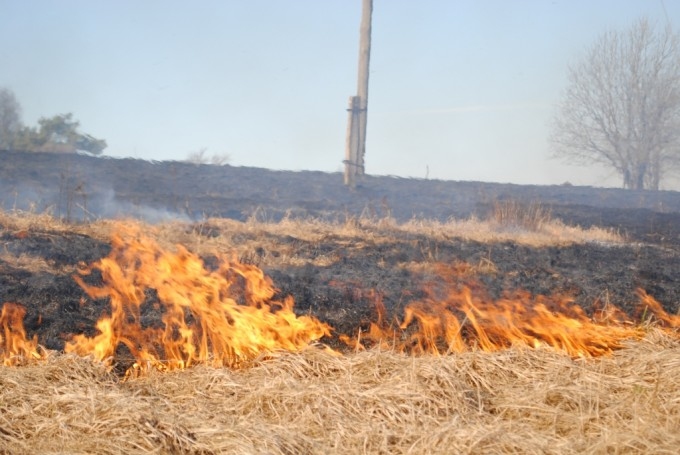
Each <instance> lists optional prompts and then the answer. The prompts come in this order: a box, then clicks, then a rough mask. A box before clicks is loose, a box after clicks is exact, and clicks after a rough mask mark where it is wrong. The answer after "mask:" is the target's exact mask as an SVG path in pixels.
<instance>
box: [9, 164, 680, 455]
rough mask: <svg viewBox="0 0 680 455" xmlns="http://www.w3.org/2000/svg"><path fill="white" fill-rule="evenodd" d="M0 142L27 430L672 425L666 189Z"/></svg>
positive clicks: (397, 448) (20, 435)
mask: <svg viewBox="0 0 680 455" xmlns="http://www.w3.org/2000/svg"><path fill="white" fill-rule="evenodd" d="M3 155H4V159H3V162H2V169H1V170H0V179H1V180H0V181H1V182H2V188H3V195H4V196H3V198H2V199H1V202H2V204H3V208H4V211H3V212H2V213H1V214H0V244H1V246H2V248H1V250H0V303H3V302H12V303H16V304H18V305H19V306H18V308H20V310H18V312H15V313H11V314H10V312H9V310H8V312H7V314H5V313H3V319H2V320H0V323H1V324H3V328H4V329H5V331H4V335H3V336H4V343H5V344H4V345H2V348H1V349H0V354H2V355H3V356H4V361H5V363H6V364H8V365H12V366H10V367H8V368H6V369H3V370H2V374H0V384H1V385H3V390H4V392H3V393H4V395H2V400H3V401H0V407H2V411H3V415H7V416H12V417H7V418H4V419H5V420H2V419H0V442H4V443H5V446H6V447H10V448H11V451H12V452H13V453H36V452H49V451H50V450H51V449H50V446H49V445H48V444H47V443H45V442H44V441H43V442H41V439H40V435H41V434H47V435H48V437H51V438H53V439H54V438H56V440H59V441H61V443H62V444H63V447H66V449H64V450H69V451H75V452H78V451H81V452H88V451H93V450H99V451H104V452H106V453H123V452H126V453H131V452H133V453H137V452H142V453H153V452H154V451H156V452H157V451H161V452H163V451H165V452H179V453H224V452H228V453H302V452H307V453H321V452H325V453H346V452H347V450H350V451H352V452H357V453H358V452H360V451H362V450H363V451H364V452H366V453H447V452H450V450H452V451H457V452H460V451H466V450H467V451H471V452H475V451H476V452H479V453H482V452H484V453H512V452H515V453H516V452H518V451H519V452H523V453H531V452H535V453H583V452H591V453H606V452H608V451H617V450H618V451H626V452H633V453H646V452H649V451H652V452H653V451H655V450H658V451H663V450H667V449H669V448H671V447H675V445H676V444H677V442H678V441H677V435H675V428H676V424H677V419H678V417H677V416H678V415H680V412H678V409H677V406H678V403H680V400H678V398H677V397H678V388H677V385H674V384H675V383H674V379H673V377H674V376H673V375H672V374H670V372H671V371H677V369H678V367H679V365H678V364H677V360H676V359H677V350H678V340H677V338H678V334H677V329H678V327H679V326H680V319H679V317H678V316H677V314H678V311H679V310H680V275H679V274H678V270H680V198H679V197H678V193H674V192H630V191H623V190H615V189H596V188H583V187H572V186H568V185H563V186H551V187H537V186H521V185H503V184H492V183H479V182H443V181H428V180H409V179H399V178H388V177H367V178H366V180H365V181H364V182H363V183H362V184H361V185H360V186H359V187H358V188H357V189H355V190H351V191H350V190H349V189H347V188H345V187H344V186H343V185H342V176H341V175H340V174H324V173H320V172H275V171H268V170H263V169H251V168H237V167H229V166H207V165H200V166H199V165H194V164H187V163H148V162H142V161H136V160H113V159H96V158H91V157H85V156H77V155H68V156H67V155H50V154H14V153H9V152H3ZM131 218H134V219H137V220H141V221H134V220H131ZM211 302H212V303H211ZM215 302H220V304H223V303H224V302H230V303H229V305H232V304H233V305H232V306H231V307H230V308H229V309H228V310H225V311H226V312H225V313H224V315H222V316H219V317H216V316H215V311H214V309H215V307H214V305H216V303H215ZM199 303H200V305H199ZM211 305H212V306H211ZM8 308H10V307H8ZM11 308H13V309H14V308H17V307H15V306H12V307H11ZM246 309H247V310H246ZM220 314H221V313H220ZM17 315H20V316H21V318H18V317H17ZM18 319H21V320H22V321H23V326H24V327H25V330H26V333H25V335H26V336H25V340H24V341H26V343H25V344H21V343H15V344H14V345H11V343H9V342H8V341H7V340H8V339H9V337H10V335H13V336H17V335H20V333H19V331H18V329H17V327H18V326H17V320H18ZM103 320H104V321H105V322H104V323H103V324H102V321H103ZM98 321H99V322H98ZM107 324H108V325H107ZM281 324H282V325H281ZM298 324H300V325H298ZM108 327H111V333H112V334H113V335H105V334H106V333H107V332H106V331H107V330H108ZM168 327H169V328H168ZM187 333H189V334H190V335H186V334H187ZM244 335H248V336H244ZM251 335H253V336H251ZM254 335H257V336H254ZM34 337H35V338H34ZM201 337H203V338H201ZM161 339H162V340H163V341H161ZM199 339H205V340H208V341H207V342H206V343H204V344H205V346H206V348H205V349H207V352H206V353H202V354H206V355H205V356H204V357H201V356H199V355H198V354H197V353H195V352H194V351H196V352H198V351H200V350H201V349H203V348H202V347H201V346H202V345H201V343H200V342H199ZM244 339H246V340H245V342H244ZM30 340H34V343H37V345H36V344H31V343H30V342H29V341H30ZM224 340H227V341H224ZM271 340H275V341H276V343H275V344H271V343H270V341H271ZM180 342H181V343H184V344H180ZM107 343H108V344H107ZM241 343H245V344H241ZM248 343H250V344H248ZM277 343H278V344H277ZM38 345H39V348H38V347H37V346H38ZM308 345H311V346H314V349H312V350H311V351H310V350H309V349H308V348H306V346H308ZM22 346H29V347H28V348H26V349H24V350H23V351H22V350H21V349H22ZM323 347H330V348H332V349H333V350H334V352H335V353H336V354H329V353H327V352H326V351H325V350H324V349H322V348H323ZM13 348H15V349H17V350H18V353H17V352H13V351H12V349H13ZM64 351H66V354H64ZM282 351H295V352H300V353H301V354H300V355H299V356H291V355H288V354H281V352H282ZM485 351H487V352H485ZM337 353H340V354H341V356H340V357H338V356H337ZM73 354H79V356H76V357H74V356H73ZM403 354H407V355H410V356H412V357H408V356H407V357H404V356H403ZM31 356H33V357H34V358H31ZM80 356H84V357H94V359H95V360H100V361H101V362H91V360H82V359H81V358H80ZM27 357H28V358H27ZM102 365H103V366H102ZM186 366H196V368H190V369H188V370H183V368H185V367H186ZM215 366H217V367H218V368H216V369H215V368H211V367H215ZM224 367H228V368H224ZM176 370H180V371H176ZM181 370H183V371H181ZM189 370H191V371H193V372H189ZM663 372H669V373H668V376H667V375H666V373H663ZM29 377H30V378H32V380H34V381H35V383H34V385H33V386H32V385H31V381H28V378H29ZM163 378H166V379H163ZM40 381H43V382H40ZM351 384H354V386H352V385H351ZM388 385H389V386H390V387H393V388H389V387H388ZM36 387H37V388H46V389H49V390H53V392H51V393H48V394H47V396H45V397H44V399H43V400H41V399H39V398H37V397H36V396H34V395H35V394H36V393H38V392H37V389H36ZM5 392H6V393H5ZM529 392H530V393H529ZM15 396H16V397H19V398H21V397H23V398H21V400H23V402H24V403H29V402H30V403H34V404H33V405H31V406H33V407H34V410H33V411H26V410H24V411H21V409H23V408H22V405H21V404H20V402H17V401H16V400H18V399H19V398H16V399H15V398H13V397H15ZM91 396H95V397H97V401H96V402H97V405H96V406H95V405H92V403H93V402H91V401H88V400H89V399H88V398H87V397H91ZM69 400H71V401H69ZM229 400H231V401H229ZM67 402H68V404H64V403H67ZM12 403H14V404H12ZM46 403H47V404H46ZM60 403H61V404H60ZM88 403H89V404H88ZM136 404H137V405H138V408H136V409H135V405H136ZM64 406H66V407H64ZM93 406H94V407H93ZM662 408H663V409H665V411H664V412H662V413H659V412H657V411H658V410H659V409H662ZM83 413H84V415H87V416H88V417H87V418H88V419H89V420H88V422H92V426H89V427H88V426H85V425H84V424H82V423H81V422H80V417H79V416H80V415H81V414H83ZM639 416H645V417H644V421H645V422H646V424H645V425H643V424H642V423H640V422H642V420H639ZM8 419H9V420H8ZM352 426H356V431H350V430H348V428H350V427H352ZM102 428H105V429H106V431H104V432H103V433H102V431H101V429H102ZM510 429H512V431H510ZM652 429H654V431H652ZM652 433H654V434H656V435H657V436H654V437H652V436H651V435H652ZM82 434H85V435H89V436H87V437H85V438H84V439H83V438H80V437H79V435H82ZM102 434H104V435H108V436H107V437H102V436H101V435H102ZM130 435H133V436H130ZM225 435H226V436H225ZM81 439H82V440H81ZM83 441H84V442H83ZM128 441H132V442H128ZM449 449H450V450H449ZM0 452H1V450H0Z"/></svg>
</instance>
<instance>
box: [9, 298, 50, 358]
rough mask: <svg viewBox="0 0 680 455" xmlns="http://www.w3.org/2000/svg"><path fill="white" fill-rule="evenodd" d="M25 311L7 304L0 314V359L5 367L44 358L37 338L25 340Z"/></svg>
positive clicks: (19, 306)
mask: <svg viewBox="0 0 680 455" xmlns="http://www.w3.org/2000/svg"><path fill="white" fill-rule="evenodd" d="M25 315H26V310H25V309H24V307H22V306H21V305H19V304H16V303H11V302H7V303H5V304H4V305H3V306H2V311H1V312H0V328H1V329H2V333H0V358H1V359H2V363H3V365H5V366H11V365H19V364H21V363H24V362H25V361H26V360H31V359H33V360H37V359H42V358H45V356H46V354H45V352H44V350H42V349H41V348H40V346H39V345H38V336H37V335H34V336H33V338H31V339H30V340H29V339H27V338H26V329H24V316H25Z"/></svg>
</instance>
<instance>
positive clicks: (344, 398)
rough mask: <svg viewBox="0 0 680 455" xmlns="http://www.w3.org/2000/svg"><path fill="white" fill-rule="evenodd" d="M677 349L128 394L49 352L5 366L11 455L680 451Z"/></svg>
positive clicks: (358, 359) (280, 369)
mask: <svg viewBox="0 0 680 455" xmlns="http://www.w3.org/2000/svg"><path fill="white" fill-rule="evenodd" d="M679 359H680V343H679V342H678V340H677V339H674V338H671V337H669V336H667V335H664V334H662V333H661V332H659V331H656V330H654V329H652V330H650V332H649V334H648V336H647V337H646V338H645V339H644V340H642V341H637V342H630V343H628V344H627V346H626V347H625V348H624V349H622V350H620V351H617V352H616V353H615V354H613V355H612V356H609V357H602V358H597V359H577V360H574V359H571V358H569V357H566V356H564V355H562V354H560V353H558V352H555V351H553V350H551V349H539V350H532V349H509V350H506V351H500V352H495V353H484V352H479V351H474V352H468V353H464V354H457V355H451V356H440V357H431V356H422V357H407V356H404V355H400V354H396V353H393V352H380V351H375V350H373V351H368V352H362V353H357V354H352V355H347V356H344V357H340V356H337V355H333V354H330V353H327V352H325V351H322V350H320V349H316V348H311V349H308V350H306V351H304V352H303V353H301V354H273V355H271V356H269V357H268V358H263V359H260V360H258V361H256V362H254V363H253V364H252V365H251V366H250V367H249V368H245V369H242V370H236V371H233V370H229V369H214V368H208V367H200V366H199V367H196V368H193V369H189V370H184V371H174V372H169V373H164V374H162V373H152V374H151V375H149V376H147V377H142V378H138V379H132V380H129V381H127V382H121V381H120V380H119V379H118V378H116V377H114V376H112V375H111V374H109V373H107V371H106V370H105V369H104V368H103V367H101V366H99V365H97V364H95V363H92V362H91V361H89V360H86V359H80V358H76V357H72V356H66V355H53V356H52V357H50V358H49V359H48V360H47V361H46V362H42V363H34V364H32V365H29V366H25V367H6V368H0V447H3V448H4V450H5V451H6V452H7V453H110V454H123V453H125V454H132V453H239V454H240V453H271V454H291V453H312V454H314V453H323V454H335V453H337V454H341V453H342V454H345V453H370V454H373V453H384V454H387V453H390V454H420V453H499V454H502V453H537V454H538V453H555V454H557V453H574V454H576V453H674V452H675V451H676V450H677V447H678V444H679V443H680V434H678V432H677V428H680V383H678V381H677V377H678V376H679V375H680V360H679Z"/></svg>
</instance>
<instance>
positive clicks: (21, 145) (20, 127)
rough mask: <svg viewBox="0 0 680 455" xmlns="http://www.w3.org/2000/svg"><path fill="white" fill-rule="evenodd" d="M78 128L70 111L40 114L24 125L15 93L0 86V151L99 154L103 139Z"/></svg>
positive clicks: (102, 149)
mask: <svg viewBox="0 0 680 455" xmlns="http://www.w3.org/2000/svg"><path fill="white" fill-rule="evenodd" d="M79 128H80V123H79V122H78V121H77V120H75V119H74V118H73V114H71V113H67V114H58V115H55V116H53V117H42V118H40V119H39V120H38V125H37V126H26V125H24V124H23V122H22V121H21V105H20V104H19V102H18V101H17V98H16V96H15V95H14V92H12V91H11V90H10V89H8V88H2V87H0V150H16V151H24V152H57V153H75V152H78V151H82V152H88V153H92V154H94V155H99V154H101V153H102V152H103V151H104V149H105V148H106V146H107V144H106V141H105V140H104V139H97V138H95V137H93V136H91V135H89V134H85V133H82V132H80V131H79Z"/></svg>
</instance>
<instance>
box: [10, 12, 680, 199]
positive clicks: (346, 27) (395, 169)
mask: <svg viewBox="0 0 680 455" xmlns="http://www.w3.org/2000/svg"><path fill="white" fill-rule="evenodd" d="M641 16H646V17H648V18H649V19H651V20H652V21H654V22H656V23H658V24H660V25H661V26H664V25H665V24H667V23H670V24H671V25H672V26H673V27H675V28H677V27H678V25H680V24H678V22H680V1H677V0H588V1H587V0H554V1H550V0H418V1H416V0H374V5H373V27H372V48H371V62H370V80H369V96H368V130H367V143H366V157H365V164H366V173H367V174H372V175H396V176H400V177H412V178H430V179H442V180H461V181H484V182H500V183H517V184H562V183H565V182H570V183H572V184H574V185H591V186H613V187H617V186H621V181H620V178H619V176H617V175H616V174H615V173H614V172H612V171H611V170H610V169H607V168H598V167H595V166H590V167H579V166H574V165H568V164H565V163H563V162H562V161H560V160H558V159H555V158H553V157H552V156H551V153H550V148H549V142H548V136H549V133H550V123H551V120H552V118H553V116H554V114H555V112H556V106H557V103H559V101H560V97H561V96H562V93H563V91H564V90H565V89H566V85H567V68H568V66H569V65H570V64H574V63H576V62H577V61H578V59H579V57H580V56H582V55H583V53H584V52H585V49H586V48H587V46H589V45H590V44H592V43H593V41H594V40H595V39H597V37H598V36H599V35H600V34H602V33H603V32H605V31H607V30H613V29H622V28H626V27H628V26H629V25H630V24H632V23H633V21H635V20H636V19H637V18H639V17H641ZM360 20H361V0H239V1H236V0H215V1H207V0H204V1H196V2H186V1H176V0H162V1H157V0H145V1H138V0H134V1H132V0H115V1H114V0H100V1H85V0H77V1H76V0H60V1H52V0H41V1H38V0H0V87H5V88H9V89H11V90H12V91H13V92H14V93H15V95H16V97H17V99H18V101H19V103H20V104H21V106H22V114H23V115H22V120H23V122H24V124H26V125H35V124H36V123H37V120H38V119H39V118H40V117H51V116H53V115H57V114H63V113H68V112H70V113H73V115H74V117H75V118H76V119H77V120H78V121H79V122H80V125H81V127H80V130H81V132H84V133H88V134H91V135H93V136H95V137H97V138H101V139H105V140H106V141H107V143H108V148H107V149H106V150H105V151H104V154H105V155H107V156H112V157H133V158H139V159H145V160H159V161H165V160H185V159H187V158H188V157H189V155H190V154H191V153H193V152H197V151H199V150H201V149H205V155H206V156H208V157H210V156H213V155H217V156H225V155H228V156H229V164H231V165H234V166H254V167H263V168H269V169H276V170H320V171H325V172H338V171H341V170H342V167H343V165H342V160H343V159H344V149H345V134H346V128H347V112H346V108H347V103H348V99H349V97H350V96H352V95H355V94H356V90H357V71H358V69H357V60H358V48H359V24H360ZM665 187H666V188H667V189H680V184H678V182H670V183H667V184H666V185H665Z"/></svg>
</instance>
